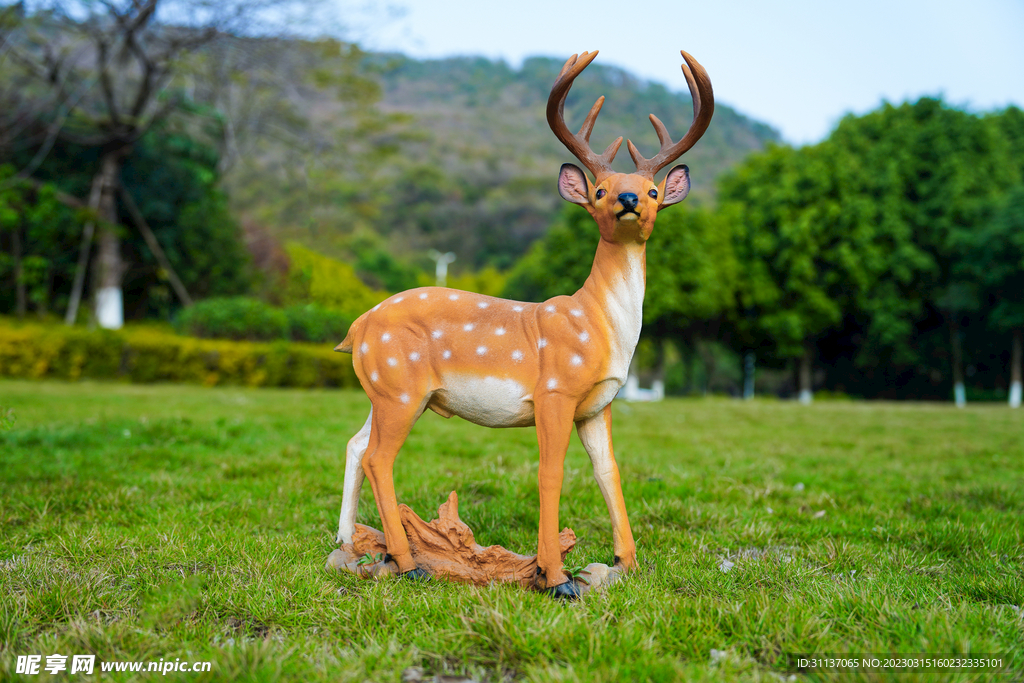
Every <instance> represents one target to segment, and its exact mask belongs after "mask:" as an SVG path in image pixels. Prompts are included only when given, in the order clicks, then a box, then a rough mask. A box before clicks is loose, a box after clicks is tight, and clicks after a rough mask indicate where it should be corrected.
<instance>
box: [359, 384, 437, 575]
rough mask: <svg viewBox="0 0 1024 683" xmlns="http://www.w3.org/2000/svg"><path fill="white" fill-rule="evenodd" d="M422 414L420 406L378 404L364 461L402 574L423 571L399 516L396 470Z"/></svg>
mask: <svg viewBox="0 0 1024 683" xmlns="http://www.w3.org/2000/svg"><path fill="white" fill-rule="evenodd" d="M421 412H423V410H422V407H417V406H416V405H411V406H410V405H402V404H397V405H396V404H391V403H389V404H387V405H376V404H375V405H374V406H373V410H372V412H371V417H370V419H371V423H372V426H371V428H370V441H369V444H368V445H367V448H366V457H365V458H363V470H364V471H365V473H366V476H367V477H368V478H369V480H370V486H371V487H373V498H374V500H375V501H376V502H377V512H379V513H380V521H381V525H382V526H383V527H384V542H385V543H386V544H387V547H388V554H389V555H390V556H391V559H393V560H394V561H395V563H396V564H397V565H398V570H399V572H400V573H402V574H405V573H407V572H412V571H419V570H417V569H416V563H415V562H413V560H412V553H411V552H410V551H409V539H408V538H407V537H406V535H405V529H404V528H403V527H402V520H401V517H400V516H399V514H398V499H397V497H396V496H395V481H394V466H395V458H396V457H397V456H398V451H399V449H400V448H401V447H402V444H403V443H405V438H406V437H407V436H408V435H409V432H410V430H412V426H413V424H415V423H416V419H417V418H418V417H419V415H420V413H421Z"/></svg>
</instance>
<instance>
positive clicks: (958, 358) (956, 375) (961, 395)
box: [949, 313, 967, 408]
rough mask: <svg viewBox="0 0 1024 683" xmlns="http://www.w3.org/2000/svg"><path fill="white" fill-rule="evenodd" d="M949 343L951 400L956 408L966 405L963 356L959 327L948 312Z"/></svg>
mask: <svg viewBox="0 0 1024 683" xmlns="http://www.w3.org/2000/svg"><path fill="white" fill-rule="evenodd" d="M949 344H950V346H951V348H952V350H953V400H954V402H955V403H956V407H957V408H963V407H964V406H965V405H967V390H966V388H965V387H964V358H963V348H962V347H961V344H960V329H959V327H958V326H957V324H956V320H955V319H954V317H953V314H952V313H950V314H949Z"/></svg>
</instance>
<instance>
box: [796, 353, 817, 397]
mask: <svg viewBox="0 0 1024 683" xmlns="http://www.w3.org/2000/svg"><path fill="white" fill-rule="evenodd" d="M811 361H812V356H811V346H810V344H807V345H806V346H805V347H804V355H802V356H801V357H800V373H799V374H800V403H801V404H803V405H805V406H806V405H810V404H811V403H812V402H813V401H814V391H813V389H812V387H811Z"/></svg>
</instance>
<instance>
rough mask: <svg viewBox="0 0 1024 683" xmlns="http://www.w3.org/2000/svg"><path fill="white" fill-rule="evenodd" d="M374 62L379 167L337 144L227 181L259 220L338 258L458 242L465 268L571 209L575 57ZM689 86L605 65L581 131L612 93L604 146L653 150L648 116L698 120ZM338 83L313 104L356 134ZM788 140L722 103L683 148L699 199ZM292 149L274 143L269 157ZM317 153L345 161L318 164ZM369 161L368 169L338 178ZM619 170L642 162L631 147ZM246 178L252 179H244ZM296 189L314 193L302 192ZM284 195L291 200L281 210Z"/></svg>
mask: <svg viewBox="0 0 1024 683" xmlns="http://www.w3.org/2000/svg"><path fill="white" fill-rule="evenodd" d="M362 66H363V68H364V69H365V71H364V74H365V75H367V76H369V77H370V78H372V79H373V80H374V81H376V83H377V85H378V87H379V88H380V91H379V99H378V101H377V105H376V106H377V109H378V111H379V112H380V113H381V116H380V120H381V124H380V129H381V130H377V131H372V132H371V133H368V135H369V136H376V139H377V141H378V143H379V144H378V147H377V149H378V151H379V152H380V151H381V150H383V151H382V152H381V153H380V154H379V160H378V163H376V164H375V165H374V168H373V170H372V171H368V170H366V165H365V164H363V165H361V166H360V165H359V164H357V163H356V161H355V157H354V156H353V157H351V158H352V163H351V164H348V166H347V167H346V161H345V160H344V159H341V160H339V159H333V160H332V159H328V158H327V156H328V155H329V154H330V153H331V152H330V151H328V152H327V153H325V154H322V155H321V156H320V157H319V158H318V159H314V160H313V161H312V162H311V165H310V169H311V170H310V171H308V172H304V174H303V176H302V177H301V178H298V179H295V178H292V179H291V181H289V180H287V179H285V181H284V182H279V181H280V179H281V177H282V176H281V173H280V172H278V173H277V174H276V175H275V182H276V183H277V184H276V185H274V186H273V187H264V183H265V182H266V179H265V178H263V179H261V177H260V175H261V173H259V172H257V173H254V170H255V169H254V168H253V167H252V166H251V165H250V166H249V167H248V170H247V171H246V172H243V173H236V174H235V175H234V177H233V178H232V177H229V179H228V181H229V185H235V186H236V187H235V189H237V190H238V191H234V192H233V195H234V196H236V205H238V208H239V209H240V211H241V212H242V213H243V215H247V216H251V217H252V216H257V217H260V220H261V222H262V223H264V224H267V225H269V226H270V227H268V228H267V229H268V230H270V231H271V232H272V233H274V234H275V235H276V236H278V237H279V238H281V239H294V240H298V241H300V242H303V243H305V244H307V245H308V246H310V247H311V248H314V249H316V250H318V251H321V252H323V253H326V254H330V255H334V256H345V257H349V258H351V257H352V255H353V253H354V251H358V248H356V249H353V246H352V245H353V244H357V245H359V244H362V245H364V246H365V244H367V243H372V244H373V245H375V246H376V248H378V249H380V250H381V251H386V252H388V253H391V254H395V255H397V256H398V257H399V258H400V259H402V260H406V261H413V262H415V263H417V264H418V265H425V264H426V263H429V262H427V261H425V253H426V252H427V251H428V250H429V249H431V248H436V249H440V250H443V251H447V250H450V251H454V252H456V254H457V255H458V261H457V264H456V266H457V267H466V266H469V267H474V268H479V267H482V266H485V265H494V266H497V267H499V268H505V267H508V266H510V265H511V264H512V263H513V262H514V261H515V260H516V259H517V258H518V257H519V256H521V255H522V254H523V253H524V252H525V250H526V249H527V248H528V247H529V245H530V244H531V243H532V242H533V241H534V240H536V239H537V238H538V237H540V236H541V235H543V234H544V232H545V231H546V229H547V227H548V226H549V225H550V224H551V222H552V220H553V218H554V216H555V214H556V213H557V212H558V211H559V210H560V208H561V204H562V203H563V202H562V200H561V199H560V198H559V197H558V194H557V192H556V190H555V179H556V177H557V174H558V169H559V166H560V165H561V164H562V163H563V162H566V161H574V159H573V158H572V156H571V155H570V154H569V153H568V152H567V151H566V150H565V148H564V147H563V146H562V145H561V143H559V142H558V141H557V139H556V138H555V137H554V135H553V134H552V133H551V131H550V130H549V128H548V125H547V122H546V120H545V118H544V109H545V104H546V102H547V97H548V93H549V91H550V88H551V85H552V83H553V82H554V80H555V78H556V76H557V74H558V71H559V69H560V68H561V66H562V60H558V59H552V58H546V57H536V58H531V59H527V60H526V61H525V62H524V63H523V65H522V66H521V67H520V68H518V69H515V68H512V67H511V66H509V65H508V64H506V63H504V62H501V61H491V60H488V59H484V58H478V57H459V58H450V59H440V60H416V59H411V58H409V57H405V56H402V55H397V54H367V55H365V58H364V60H363V63H362ZM713 78H714V74H712V79H713ZM679 87H680V89H681V90H682V92H677V91H672V90H670V89H668V88H666V87H664V86H662V85H660V84H656V83H650V82H647V81H644V80H641V79H638V78H637V77H635V76H633V75H632V74H630V73H628V72H626V71H624V70H622V69H619V68H615V67H609V66H604V65H601V64H600V63H594V64H592V65H591V66H590V67H588V69H587V70H586V71H585V72H584V73H583V75H581V76H580V77H579V79H577V82H576V84H575V85H574V87H573V90H572V92H571V93H570V96H569V99H568V102H567V106H566V120H567V121H568V123H569V125H570V127H571V128H573V129H575V128H577V127H578V126H579V125H580V123H582V120H583V117H584V116H585V115H586V112H587V110H588V109H589V108H590V106H591V105H592V104H593V102H594V100H596V99H597V97H599V96H600V95H602V94H603V95H606V97H607V99H606V102H605V106H604V109H603V110H602V112H601V116H600V118H599V119H598V123H597V126H596V128H595V130H594V134H593V136H592V138H591V139H592V140H593V142H594V147H595V148H597V149H599V150H600V149H603V148H604V146H605V145H607V144H608V143H609V142H611V140H613V139H614V138H615V137H617V136H618V135H623V136H625V137H627V138H629V139H632V140H633V142H634V143H635V144H636V145H637V146H638V147H639V148H640V150H641V152H644V153H646V154H647V155H651V154H653V153H654V152H655V151H656V150H657V149H658V142H657V136H656V135H655V133H654V130H653V128H652V127H651V126H650V124H649V122H648V121H647V116H648V114H650V113H656V114H657V115H658V116H659V118H661V119H662V120H663V121H664V122H665V124H666V125H667V126H668V128H669V131H670V132H671V133H672V134H673V135H674V136H675V137H679V136H680V135H682V134H683V132H684V131H685V130H686V129H687V127H688V126H689V122H690V119H691V117H692V104H691V101H690V96H689V93H688V92H687V91H686V84H685V80H684V79H683V76H682V74H681V73H680V75H679ZM337 92H338V91H337V90H336V89H321V90H320V91H318V94H316V95H315V96H313V97H307V99H306V100H305V101H304V104H303V111H304V112H305V114H306V115H307V116H309V118H310V120H311V121H313V122H314V124H313V125H315V126H316V127H319V128H321V129H324V128H326V129H331V128H332V127H336V128H337V133H338V134H339V135H345V134H351V128H352V127H351V126H350V125H348V126H347V127H346V125H347V124H346V125H341V124H339V122H338V121H339V119H338V118H336V115H337V113H338V112H339V111H342V109H343V107H341V105H340V103H339V102H338V101H337V97H338V95H337V94H336V93H337ZM286 96H290V97H294V95H293V94H292V95H288V94H286ZM321 134H322V135H325V133H324V132H323V131H322V132H321ZM326 137H329V136H326ZM778 139H779V136H778V133H777V132H776V131H774V130H773V129H771V128H770V127H768V126H767V125H765V124H762V123H758V122H756V121H752V120H750V119H748V118H746V117H744V116H742V115H740V114H738V113H737V112H736V111H735V110H733V109H731V108H730V107H729V106H728V105H727V104H725V103H722V102H718V103H717V105H716V110H715V117H714V120H713V121H712V124H711V127H710V128H709V129H708V131H707V133H706V134H705V136H704V137H703V139H702V140H701V141H700V142H699V143H698V144H697V145H696V146H695V147H694V148H693V149H692V150H691V151H690V152H688V153H687V154H686V156H685V158H684V159H683V161H685V163H687V165H689V167H690V169H691V175H692V178H693V192H692V194H691V197H692V199H691V201H693V202H697V203H707V202H711V201H713V199H714V186H715V180H716V179H717V178H718V176H719V175H721V174H722V173H723V172H725V171H726V170H728V169H729V168H730V167H731V166H733V165H734V164H736V163H737V162H739V161H740V160H742V159H743V158H744V157H745V156H746V155H747V154H748V153H750V152H751V151H753V150H759V149H761V148H763V147H764V146H765V145H766V144H767V143H769V142H773V141H777V140H778ZM285 153H286V151H285V150H283V149H277V150H274V149H273V146H271V148H265V149H264V150H263V152H262V157H261V158H263V159H264V161H265V160H266V159H267V158H276V157H278V156H280V155H282V154H285ZM318 164H320V165H322V166H323V169H327V168H334V169H335V171H334V172H333V173H327V172H326V170H321V171H320V172H319V173H317V172H316V168H317V165H318ZM275 165H277V166H278V167H279V164H275ZM264 166H266V164H264ZM356 167H358V169H359V171H358V173H361V174H362V175H361V176H360V175H358V173H357V174H356V175H355V177H352V176H350V177H349V178H348V181H347V182H346V183H344V184H342V183H340V182H339V181H338V177H339V176H342V175H345V173H351V172H352V171H353V170H354V169H356ZM616 168H617V169H618V170H622V171H625V172H629V171H632V170H633V167H632V162H631V160H630V159H629V155H628V153H627V152H626V150H625V149H623V150H622V151H621V152H620V155H619V158H618V159H616ZM285 175H287V174H285ZM241 178H244V179H245V180H244V185H245V187H240V186H239V185H240V184H242V183H241V182H240V179H241ZM327 185H330V187H329V188H328V187H326V186H327ZM342 185H344V187H343V188H342V189H339V187H341V186H342ZM289 193H291V196H290V197H288V198H286V197H282V195H288V194H289ZM296 193H297V194H298V195H301V196H302V197H304V199H303V200H302V201H297V200H296V198H295V195H296ZM283 206H286V207H288V209H287V211H284V210H280V207H283ZM275 207H278V208H275Z"/></svg>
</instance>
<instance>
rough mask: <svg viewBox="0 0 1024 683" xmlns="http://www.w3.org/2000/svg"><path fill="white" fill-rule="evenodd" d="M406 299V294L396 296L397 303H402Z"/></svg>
mask: <svg viewBox="0 0 1024 683" xmlns="http://www.w3.org/2000/svg"><path fill="white" fill-rule="evenodd" d="M404 300H405V297H404V296H396V297H395V303H396V304H400V303H402V302H403V301H404Z"/></svg>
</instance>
